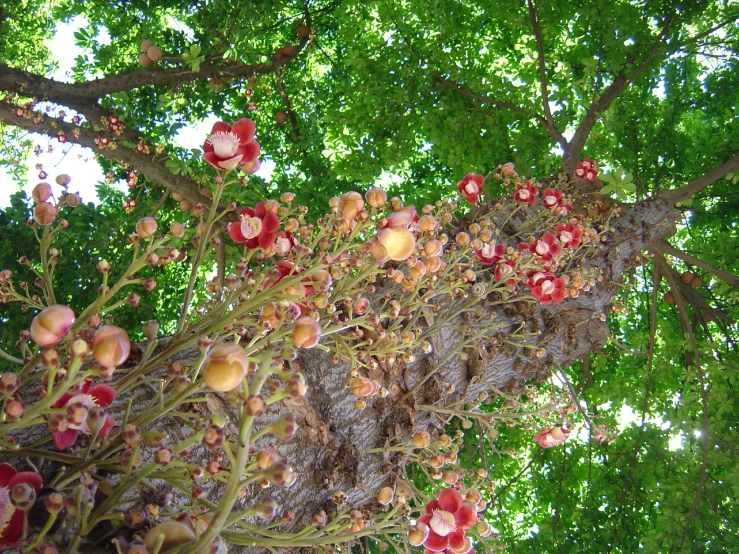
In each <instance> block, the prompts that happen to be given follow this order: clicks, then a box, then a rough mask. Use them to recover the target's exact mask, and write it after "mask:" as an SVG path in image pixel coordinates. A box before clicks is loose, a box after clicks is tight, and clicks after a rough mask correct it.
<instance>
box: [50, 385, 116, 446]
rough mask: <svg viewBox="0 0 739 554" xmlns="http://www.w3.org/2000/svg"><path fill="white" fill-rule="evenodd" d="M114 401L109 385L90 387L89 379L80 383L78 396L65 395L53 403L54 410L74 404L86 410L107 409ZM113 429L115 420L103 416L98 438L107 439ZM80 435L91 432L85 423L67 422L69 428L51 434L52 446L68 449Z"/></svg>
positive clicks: (113, 392) (113, 394)
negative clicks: (103, 419)
mask: <svg viewBox="0 0 739 554" xmlns="http://www.w3.org/2000/svg"><path fill="white" fill-rule="evenodd" d="M113 400H115V389H114V388H113V387H111V386H110V385H106V384H100V385H95V386H93V385H92V380H91V379H85V381H84V383H82V390H81V392H80V393H79V394H74V395H73V394H70V393H68V392H67V393H65V394H63V395H62V397H61V398H60V399H59V400H57V401H56V402H55V403H54V408H66V407H67V406H71V405H74V404H78V403H79V404H81V405H82V406H84V407H85V408H87V409H88V410H90V409H91V408H95V407H99V408H107V407H109V406H110V405H111V404H112V403H113ZM113 427H115V420H114V419H113V418H112V417H110V416H109V415H107V414H106V415H105V422H104V423H103V426H102V427H101V428H100V430H99V431H98V436H100V437H107V436H108V434H109V433H110V430H111V429H112V428H113ZM80 433H82V434H83V435H90V434H92V431H91V430H90V426H89V425H88V424H87V421H86V420H85V421H82V423H80V424H74V423H72V422H69V426H68V428H67V429H66V430H65V431H62V432H61V433H52V434H51V437H52V439H53V440H54V444H55V445H56V447H57V448H58V449H59V450H64V449H66V448H69V447H70V446H72V445H73V444H74V443H75V442H76V441H77V436H78V435H79V434H80Z"/></svg>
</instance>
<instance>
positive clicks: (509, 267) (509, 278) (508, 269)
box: [495, 260, 523, 285]
mask: <svg viewBox="0 0 739 554" xmlns="http://www.w3.org/2000/svg"><path fill="white" fill-rule="evenodd" d="M515 267H516V264H515V263H514V262H512V261H511V260H505V261H501V262H499V263H498V265H497V266H495V280H496V281H503V280H505V284H506V285H515V284H516V283H518V279H519V277H521V275H522V274H523V272H516V271H514V268H515Z"/></svg>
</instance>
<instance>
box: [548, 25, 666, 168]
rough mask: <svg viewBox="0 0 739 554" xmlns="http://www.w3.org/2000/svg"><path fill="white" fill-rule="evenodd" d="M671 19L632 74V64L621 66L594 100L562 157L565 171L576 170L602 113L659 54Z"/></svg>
mask: <svg viewBox="0 0 739 554" xmlns="http://www.w3.org/2000/svg"><path fill="white" fill-rule="evenodd" d="M671 21H672V16H669V17H667V19H666V20H665V24H664V25H663V26H662V31H661V32H660V34H659V36H658V37H657V39H656V40H655V41H654V43H653V44H652V48H651V50H650V51H649V54H647V56H646V57H645V58H644V60H643V61H642V63H641V64H640V65H639V67H638V68H637V69H636V71H634V73H632V74H631V76H629V77H627V76H626V68H627V67H628V66H629V65H631V64H630V63H627V64H625V65H624V66H623V67H622V68H621V71H619V72H618V75H616V78H615V79H614V80H613V82H612V83H611V84H610V85H609V86H608V88H606V90H605V91H603V94H601V95H600V98H598V100H596V101H595V102H593V104H592V105H591V106H590V108H589V109H588V112H587V113H586V114H585V117H583V119H582V121H580V124H579V125H578V126H577V129H576V130H575V134H574V135H573V137H572V140H571V141H570V143H569V144H568V145H567V148H565V149H564V150H565V155H564V157H563V158H562V172H563V173H565V174H567V175H570V174H572V172H573V171H574V170H575V166H576V165H577V162H578V160H579V159H580V153H581V152H582V149H583V147H584V146H585V141H586V140H587V139H588V136H590V132H591V131H592V130H593V127H594V126H595V123H596V122H597V121H598V118H599V117H600V114H602V113H603V112H604V111H606V110H607V109H608V106H610V105H611V102H613V101H614V100H615V99H616V98H618V97H619V96H620V95H621V93H623V92H624V91H625V90H626V89H627V88H628V87H629V85H630V84H631V83H633V82H634V81H635V80H636V78H637V77H639V75H641V74H642V73H643V72H644V70H645V69H646V68H647V67H648V66H649V64H650V62H651V61H652V60H653V59H654V58H655V57H656V56H657V54H658V53H659V47H660V45H661V44H662V42H663V40H664V38H665V36H666V35H667V30H668V29H669V26H670V22H671ZM629 62H631V60H629Z"/></svg>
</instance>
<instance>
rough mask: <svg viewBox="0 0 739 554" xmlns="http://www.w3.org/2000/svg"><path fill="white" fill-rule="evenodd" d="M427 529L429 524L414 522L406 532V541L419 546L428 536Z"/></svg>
mask: <svg viewBox="0 0 739 554" xmlns="http://www.w3.org/2000/svg"><path fill="white" fill-rule="evenodd" d="M429 530H430V528H429V526H428V525H426V524H425V523H423V522H422V521H418V522H416V524H415V525H414V526H413V527H411V530H410V531H409V532H408V542H409V543H410V544H411V545H412V546H421V545H422V544H423V542H424V541H425V540H426V539H427V538H428V536H429Z"/></svg>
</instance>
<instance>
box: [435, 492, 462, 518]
mask: <svg viewBox="0 0 739 554" xmlns="http://www.w3.org/2000/svg"><path fill="white" fill-rule="evenodd" d="M438 499H439V508H441V509H442V510H444V511H445V512H451V513H454V512H456V511H457V510H459V507H460V506H461V505H462V495H461V494H460V493H459V491H458V490H457V489H452V488H447V489H444V490H443V491H441V492H440V493H439V496H438Z"/></svg>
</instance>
